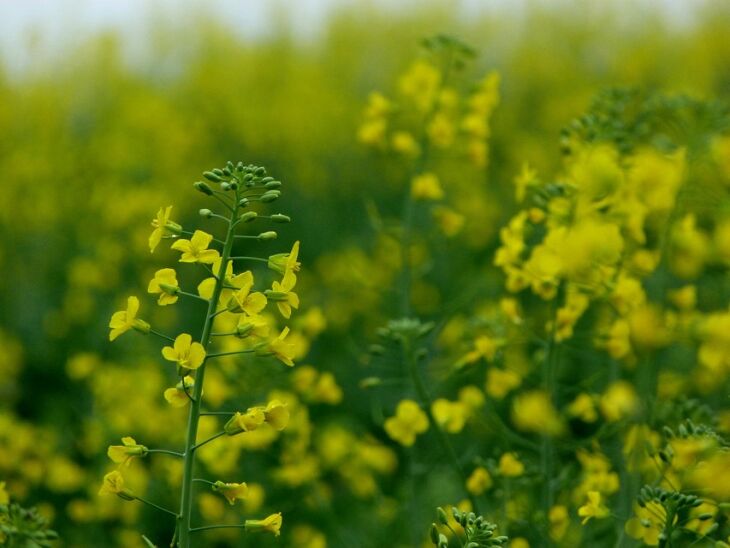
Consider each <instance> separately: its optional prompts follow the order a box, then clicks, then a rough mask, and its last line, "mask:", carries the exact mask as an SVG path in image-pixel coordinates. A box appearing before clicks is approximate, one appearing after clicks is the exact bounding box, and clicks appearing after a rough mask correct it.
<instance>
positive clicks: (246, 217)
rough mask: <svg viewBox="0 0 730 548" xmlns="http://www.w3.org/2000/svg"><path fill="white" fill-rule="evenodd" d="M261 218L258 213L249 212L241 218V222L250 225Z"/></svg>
mask: <svg viewBox="0 0 730 548" xmlns="http://www.w3.org/2000/svg"><path fill="white" fill-rule="evenodd" d="M258 216H259V214H258V213H256V212H255V211H247V212H246V213H244V214H243V215H241V216H240V217H239V220H240V221H241V222H243V223H250V222H251V221H253V220H255V219H256V218H257V217H258Z"/></svg>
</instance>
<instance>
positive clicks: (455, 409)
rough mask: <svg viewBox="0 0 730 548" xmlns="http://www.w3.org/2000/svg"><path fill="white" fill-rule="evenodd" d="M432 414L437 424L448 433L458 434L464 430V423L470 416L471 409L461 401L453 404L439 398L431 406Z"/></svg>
mask: <svg viewBox="0 0 730 548" xmlns="http://www.w3.org/2000/svg"><path fill="white" fill-rule="evenodd" d="M431 413H432V414H433V418H434V419H435V420H436V422H437V423H438V424H439V426H441V427H442V428H443V429H444V430H445V431H446V432H449V433H450V434H456V433H458V432H461V430H462V429H463V428H464V423H466V420H467V418H468V416H469V414H470V410H469V408H468V407H467V406H466V405H464V404H463V403H461V402H459V401H455V402H451V401H449V400H447V399H444V398H439V399H437V400H435V401H434V402H433V404H432V405H431Z"/></svg>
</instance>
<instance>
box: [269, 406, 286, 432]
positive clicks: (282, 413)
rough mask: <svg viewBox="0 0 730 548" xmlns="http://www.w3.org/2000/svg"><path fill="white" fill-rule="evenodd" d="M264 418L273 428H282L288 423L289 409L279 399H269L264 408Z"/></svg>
mask: <svg viewBox="0 0 730 548" xmlns="http://www.w3.org/2000/svg"><path fill="white" fill-rule="evenodd" d="M264 418H265V420H266V422H267V423H269V424H270V425H271V427H272V428H273V429H274V430H284V428H286V425H287V424H289V409H288V408H287V405H286V404H285V403H282V402H280V401H279V400H271V401H270V402H269V403H268V404H267V405H266V408H265V409H264Z"/></svg>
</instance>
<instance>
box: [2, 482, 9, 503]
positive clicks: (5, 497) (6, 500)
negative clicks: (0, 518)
mask: <svg viewBox="0 0 730 548" xmlns="http://www.w3.org/2000/svg"><path fill="white" fill-rule="evenodd" d="M0 504H5V505H7V504H10V495H8V492H7V491H6V490H5V482H4V481H0Z"/></svg>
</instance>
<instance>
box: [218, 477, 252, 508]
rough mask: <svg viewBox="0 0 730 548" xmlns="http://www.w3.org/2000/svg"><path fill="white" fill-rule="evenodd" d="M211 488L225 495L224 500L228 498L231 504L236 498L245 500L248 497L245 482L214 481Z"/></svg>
mask: <svg viewBox="0 0 730 548" xmlns="http://www.w3.org/2000/svg"><path fill="white" fill-rule="evenodd" d="M212 489H213V491H216V492H217V493H220V494H221V495H223V496H224V497H226V500H228V503H229V504H230V505H231V506H233V505H234V504H235V503H236V501H237V500H245V499H246V497H248V485H246V484H245V483H223V482H222V481H216V482H215V483H214V484H213V487H212Z"/></svg>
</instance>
